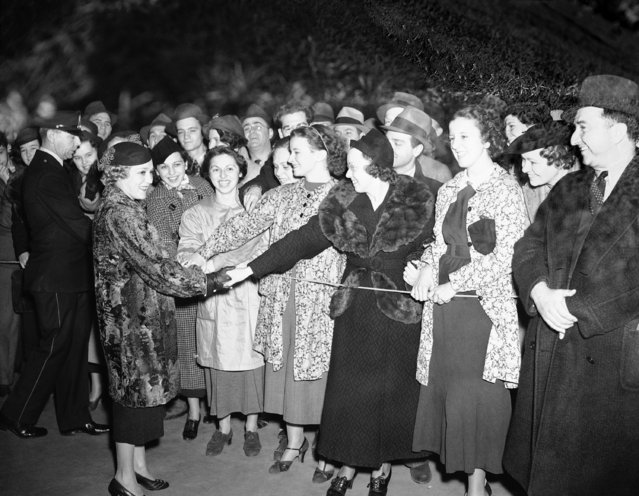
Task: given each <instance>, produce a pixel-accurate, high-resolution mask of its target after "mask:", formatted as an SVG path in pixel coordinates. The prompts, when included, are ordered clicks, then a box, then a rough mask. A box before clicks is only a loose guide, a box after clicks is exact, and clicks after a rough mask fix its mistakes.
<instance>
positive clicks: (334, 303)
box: [330, 268, 366, 319]
mask: <svg viewBox="0 0 639 496" xmlns="http://www.w3.org/2000/svg"><path fill="white" fill-rule="evenodd" d="M364 272H366V269H364V268H359V269H356V270H353V271H351V273H350V274H348V277H346V279H345V280H344V282H343V283H342V284H343V285H345V286H359V285H360V282H361V280H362V276H363V275H364ZM353 296H354V294H353V290H352V289H349V288H339V289H338V290H337V291H335V293H333V296H332V297H331V305H330V315H331V319H335V318H336V317H339V316H340V315H342V314H343V313H344V312H345V311H346V309H347V308H348V307H350V306H351V303H352V301H353Z"/></svg>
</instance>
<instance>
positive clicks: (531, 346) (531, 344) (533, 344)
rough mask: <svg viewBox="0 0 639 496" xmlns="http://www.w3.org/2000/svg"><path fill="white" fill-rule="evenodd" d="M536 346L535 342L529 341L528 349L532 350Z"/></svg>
mask: <svg viewBox="0 0 639 496" xmlns="http://www.w3.org/2000/svg"><path fill="white" fill-rule="evenodd" d="M536 347H537V343H535V342H534V341H533V342H532V343H530V349H531V350H534V349H535V348H536Z"/></svg>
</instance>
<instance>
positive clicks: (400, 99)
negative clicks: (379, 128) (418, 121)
mask: <svg viewBox="0 0 639 496" xmlns="http://www.w3.org/2000/svg"><path fill="white" fill-rule="evenodd" d="M408 106H411V107H415V108H416V109H419V110H424V104H423V103H422V101H421V99H420V98H419V97H418V96H415V95H413V94H412V93H404V92H403V91H396V92H395V94H394V95H393V98H391V100H390V102H388V103H385V104H384V105H382V106H381V107H379V108H378V109H377V118H378V119H379V122H381V123H382V124H383V123H384V116H385V115H386V112H387V111H388V109H391V108H393V107H401V108H406V107H408Z"/></svg>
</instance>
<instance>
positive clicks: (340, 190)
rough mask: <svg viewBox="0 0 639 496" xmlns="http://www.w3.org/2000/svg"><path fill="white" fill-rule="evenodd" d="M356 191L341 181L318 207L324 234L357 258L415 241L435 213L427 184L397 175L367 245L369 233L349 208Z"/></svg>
mask: <svg viewBox="0 0 639 496" xmlns="http://www.w3.org/2000/svg"><path fill="white" fill-rule="evenodd" d="M360 194H364V193H357V192H356V191H355V189H354V188H353V183H351V182H350V181H348V180H343V181H341V182H340V183H339V184H337V185H336V186H335V187H334V188H333V189H331V191H330V192H329V194H328V195H327V196H326V198H325V199H324V201H323V202H322V204H321V205H320V208H319V220H320V226H321V228H322V232H323V233H324V236H326V238H327V239H328V240H330V241H331V243H333V245H334V246H335V248H337V249H338V250H340V251H345V252H350V253H355V254H356V255H359V256H360V257H364V258H365V257H370V256H374V255H375V254H376V253H378V252H379V251H385V252H392V251H395V250H396V249H397V248H399V247H400V246H403V245H406V244H408V243H410V242H411V241H414V240H415V239H416V238H417V237H418V236H419V235H420V234H421V233H422V231H423V229H424V225H426V224H427V223H428V221H429V219H430V217H431V216H432V215H433V212H434V197H433V194H432V193H431V192H430V190H429V189H428V187H427V186H426V185H425V184H423V183H420V182H418V181H416V180H414V179H413V178H411V177H407V176H401V175H400V176H399V177H398V179H397V181H396V182H395V184H393V185H391V187H390V188H389V192H388V193H387V194H389V195H390V197H388V199H387V200H386V204H385V206H384V211H383V213H382V215H381V217H380V219H379V221H378V223H377V226H376V228H375V232H374V233H373V234H372V238H371V241H370V244H369V236H368V232H367V231H366V228H365V227H364V225H363V224H362V223H361V222H360V220H359V218H358V217H357V213H356V212H354V211H352V210H351V209H350V206H351V203H353V201H354V200H355V198H356V197H357V196H358V195H360Z"/></svg>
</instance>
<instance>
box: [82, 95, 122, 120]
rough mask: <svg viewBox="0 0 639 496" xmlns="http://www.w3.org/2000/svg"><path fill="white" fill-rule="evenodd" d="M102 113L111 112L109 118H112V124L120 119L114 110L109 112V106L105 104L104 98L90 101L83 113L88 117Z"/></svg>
mask: <svg viewBox="0 0 639 496" xmlns="http://www.w3.org/2000/svg"><path fill="white" fill-rule="evenodd" d="M102 113H104V114H109V118H110V119H111V125H113V124H115V122H116V121H117V120H118V116H117V115H115V114H114V113H113V112H109V111H108V110H107V108H106V107H105V106H104V103H102V100H95V101H93V102H90V103H89V104H88V105H87V106H86V107H85V108H84V112H83V113H82V115H83V116H84V117H86V118H87V119H90V118H91V116H92V115H95V114H102Z"/></svg>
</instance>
